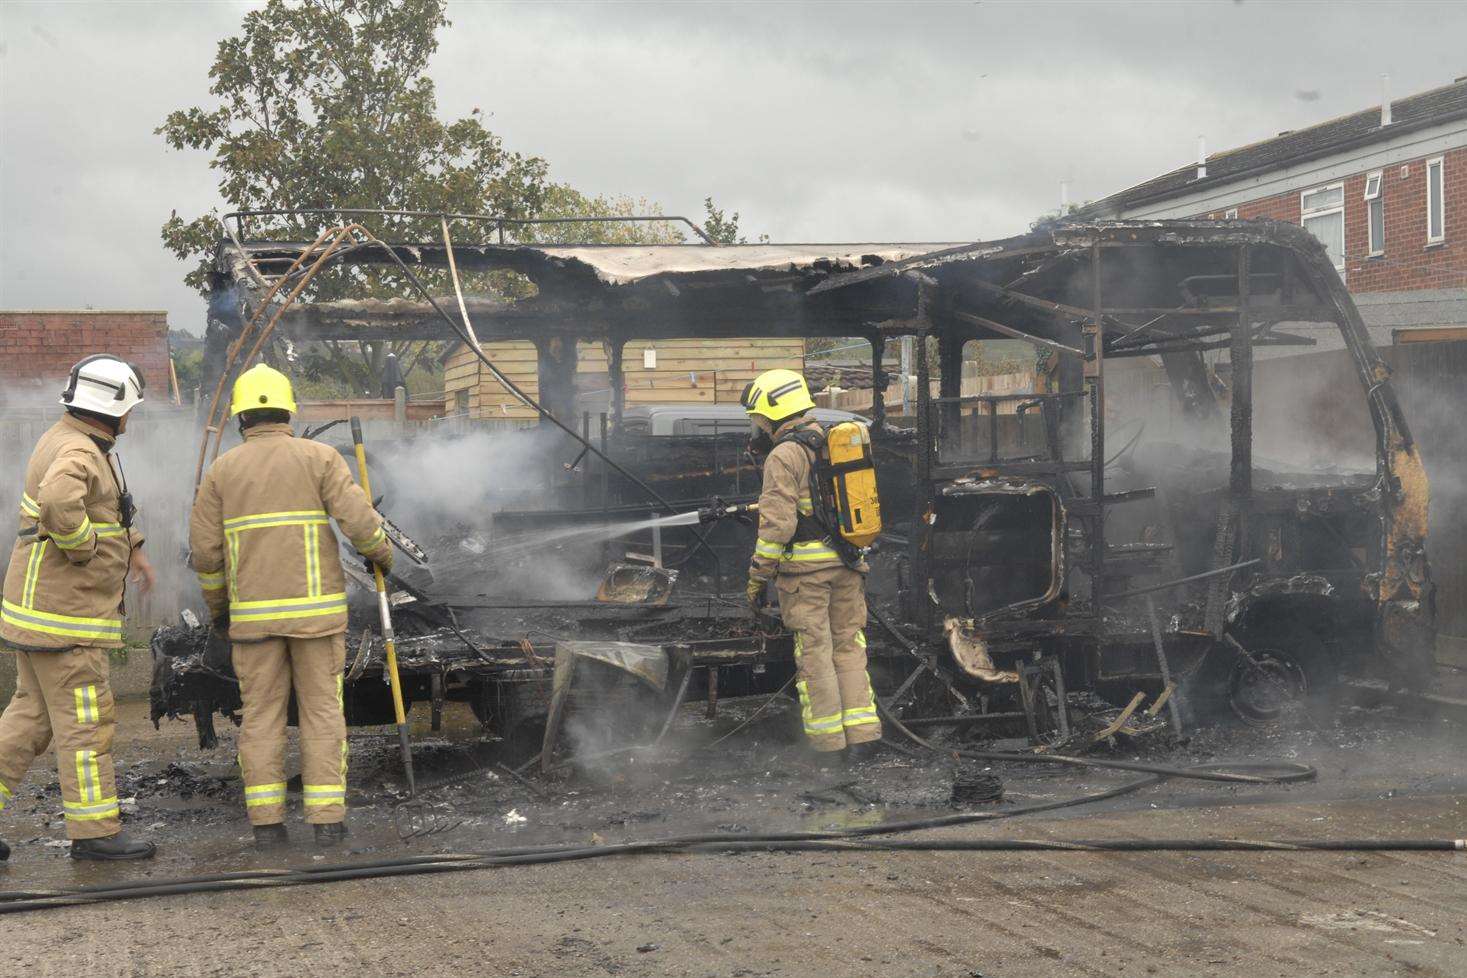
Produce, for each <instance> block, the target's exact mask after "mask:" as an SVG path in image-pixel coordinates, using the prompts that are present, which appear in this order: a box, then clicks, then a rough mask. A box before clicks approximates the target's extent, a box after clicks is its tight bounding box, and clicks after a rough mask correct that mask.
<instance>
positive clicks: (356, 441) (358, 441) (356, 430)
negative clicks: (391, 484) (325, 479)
mask: <svg viewBox="0 0 1467 978" xmlns="http://www.w3.org/2000/svg"><path fill="white" fill-rule="evenodd" d="M351 443H352V447H353V448H355V449H356V453H357V477H358V478H359V479H360V480H361V483H362V489H363V491H365V492H366V494H367V498H368V499H371V498H372V480H371V478H370V477H369V476H368V475H367V449H366V447H365V446H364V445H363V444H362V420H361V419H360V418H358V417H356V416H355V415H353V417H352V419H351ZM372 574H373V576H374V577H375V579H376V582H377V611H378V613H379V614H380V615H381V617H382V641H383V642H384V643H385V644H386V645H387V678H388V681H389V682H390V683H391V684H392V712H393V715H394V716H395V717H396V718H397V739H398V742H399V743H400V744H401V745H402V766H403V770H405V771H406V772H407V783H408V794H409V795H416V794H417V793H418V786H417V782H416V781H415V780H414V779H413V749H412V747H411V745H410V744H409V743H408V726H407V711H406V710H404V709H403V707H402V677H401V676H399V675H398V672H397V639H396V637H395V636H394V635H393V632H392V604H391V602H390V601H389V600H388V597H389V596H388V593H387V578H385V577H384V576H383V575H382V568H380V567H378V566H377V565H376V564H373V565H372Z"/></svg>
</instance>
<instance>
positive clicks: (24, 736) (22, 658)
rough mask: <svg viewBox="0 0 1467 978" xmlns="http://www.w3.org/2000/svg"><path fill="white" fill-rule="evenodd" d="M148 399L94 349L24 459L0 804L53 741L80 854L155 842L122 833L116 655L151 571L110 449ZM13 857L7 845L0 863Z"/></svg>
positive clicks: (10, 598) (8, 588) (10, 582)
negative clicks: (133, 598)
mask: <svg viewBox="0 0 1467 978" xmlns="http://www.w3.org/2000/svg"><path fill="white" fill-rule="evenodd" d="M142 400H143V378H142V374H141V373H139V372H138V370H137V368H136V367H134V366H133V365H132V364H130V363H128V362H127V361H125V360H121V359H119V358H117V357H113V356H108V355H106V354H98V355H95V356H90V357H87V358H86V359H84V360H82V361H81V362H80V363H78V364H76V366H74V367H72V368H71V376H70V378H69V380H68V382H67V385H66V389H65V390H64V391H63V392H62V395H61V403H62V405H63V406H64V407H65V408H66V414H65V415H64V416H63V417H62V418H61V420H60V421H58V422H56V424H55V425H53V426H52V427H51V429H50V430H49V431H47V432H46V433H45V434H44V435H42V436H41V440H40V441H39V442H38V443H37V444H36V448H35V451H34V452H33V453H32V454H31V458H30V462H29V463H27V465H26V468H25V483H24V486H23V487H22V491H21V496H20V529H19V532H18V533H17V534H16V539H15V546H14V548H13V549H12V550H11V552H10V569H9V571H8V572H7V573H6V575H5V585H4V602H3V607H0V648H3V649H4V650H5V651H7V652H10V653H13V654H14V656H15V668H16V673H17V683H16V689H15V695H14V696H13V697H12V698H11V700H10V705H9V706H7V707H6V708H5V713H4V715H3V716H0V809H3V808H5V805H6V803H7V802H8V801H10V800H11V797H12V796H13V794H14V793H15V791H16V790H17V789H18V788H19V787H20V782H21V779H22V778H24V777H25V774H26V771H27V770H28V769H29V768H30V766H31V762H32V761H34V760H35V759H36V757H37V755H39V754H42V753H44V752H45V750H46V748H47V747H52V746H54V749H55V751H56V770H57V774H58V775H59V776H60V780H61V809H62V814H64V815H65V816H66V834H67V836H68V837H70V838H71V840H72V842H71V855H72V858H74V859H146V858H148V857H150V856H152V855H153V852H154V847H153V844H152V843H151V842H141V841H135V840H132V839H129V838H128V837H127V836H126V835H125V834H124V833H123V831H122V822H121V821H120V815H119V809H118V801H117V782H116V780H115V777H114V774H113V767H112V735H113V731H114V730H115V729H116V726H117V721H116V716H115V712H114V710H115V707H114V703H113V699H112V690H111V688H110V687H109V685H108V659H107V656H108V651H109V650H110V649H115V648H119V647H121V645H122V619H123V607H122V592H123V582H124V580H125V579H128V578H129V577H130V578H131V580H133V581H134V582H135V583H136V584H137V585H138V587H139V590H141V591H142V592H144V593H146V592H147V591H148V589H149V588H151V587H152V585H153V579H154V578H153V569H152V566H151V565H150V564H149V563H148V559H147V557H146V556H144V554H143V551H142V546H143V535H142V533H141V532H140V531H139V530H138V529H137V528H136V527H134V526H133V515H134V514H133V505H132V495H131V494H130V493H129V492H128V491H127V483H126V480H125V478H124V476H123V473H122V468H121V464H120V463H119V462H118V461H117V459H116V457H115V456H114V455H113V454H112V446H113V444H114V443H115V442H116V440H117V437H118V436H119V435H120V434H122V433H123V432H124V431H126V430H127V421H128V417H129V415H130V414H131V412H132V409H133V408H135V407H136V406H137V405H139V404H141V403H142ZM9 853H10V850H9V849H7V848H6V846H5V844H4V843H3V842H0V860H3V859H5V857H6V856H8V855H9Z"/></svg>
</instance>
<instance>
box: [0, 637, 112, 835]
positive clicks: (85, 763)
mask: <svg viewBox="0 0 1467 978" xmlns="http://www.w3.org/2000/svg"><path fill="white" fill-rule="evenodd" d="M4 654H6V655H10V654H13V655H14V656H15V671H16V679H17V682H16V686H15V696H14V697H12V698H11V700H10V705H9V706H7V707H6V708H5V713H4V715H0V808H4V807H5V804H6V802H7V801H9V800H10V798H11V796H12V795H13V794H14V792H15V791H16V789H18V788H19V787H20V782H21V780H22V779H23V778H24V777H25V773H26V771H27V770H28V769H29V768H30V766H31V762H32V761H34V760H35V759H36V757H38V756H39V755H40V754H42V753H43V752H44V751H45V750H46V748H47V747H48V746H50V745H51V743H52V741H53V740H54V741H55V745H56V770H57V773H58V774H59V775H60V777H61V806H62V811H63V812H64V813H65V815H66V834H67V836H69V837H70V838H72V839H100V838H103V837H106V836H109V835H116V834H117V833H118V832H121V831H122V822H121V821H120V820H119V819H118V810H117V782H116V780H115V777H114V774H113V771H112V734H113V731H114V730H115V729H116V727H117V718H116V711H115V704H114V703H113V700H112V688H111V686H109V685H108V683H107V672H108V661H107V650H106V649H98V648H92V647H90V646H85V645H81V646H76V647H74V648H70V649H66V650H64V651H57V652H14V653H10V652H6V653H4Z"/></svg>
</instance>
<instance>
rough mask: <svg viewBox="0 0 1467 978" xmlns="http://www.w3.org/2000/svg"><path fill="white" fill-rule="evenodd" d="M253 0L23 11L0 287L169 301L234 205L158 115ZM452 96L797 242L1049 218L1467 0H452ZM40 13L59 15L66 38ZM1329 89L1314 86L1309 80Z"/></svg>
mask: <svg viewBox="0 0 1467 978" xmlns="http://www.w3.org/2000/svg"><path fill="white" fill-rule="evenodd" d="M245 9H248V6H247V5H244V4H228V5H226V4H191V5H186V6H184V5H166V4H147V3H130V4H60V3H55V4H35V3H30V4H25V3H3V4H0V35H3V36H4V37H5V38H6V44H7V46H6V47H5V48H4V49H3V51H0V99H3V101H0V152H3V161H0V162H3V167H0V304H3V305H5V306H10V307H15V306H73V305H86V304H90V305H95V306H99V307H100V306H131V307H160V308H167V309H168V310H169V311H170V313H171V317H170V318H171V320H172V322H173V323H174V324H175V325H179V326H183V327H186V328H198V326H199V325H200V324H201V321H202V311H201V304H200V303H199V302H198V300H197V299H196V298H194V297H193V296H191V295H190V294H189V293H188V291H187V290H185V289H184V288H183V287H182V285H181V283H180V281H179V279H180V278H181V276H182V273H183V268H182V267H181V266H180V265H179V264H178V263H177V262H175V261H174V260H173V259H172V258H171V257H169V256H168V255H166V254H165V253H164V252H163V250H162V248H161V245H160V243H159V241H158V226H159V225H160V224H161V223H162V221H163V220H164V219H165V218H166V217H167V215H168V213H169V211H170V210H172V209H174V208H177V210H178V211H179V213H180V214H184V215H190V216H191V215H193V214H196V213H200V212H202V211H204V210H207V209H208V207H210V206H211V205H214V204H216V203H217V201H216V200H215V194H214V184H215V178H214V176H213V174H212V173H211V172H210V171H209V170H208V166H207V164H208V160H207V158H206V157H205V156H203V155H202V154H197V153H173V152H170V151H168V150H167V149H166V148H165V147H164V145H163V144H162V141H161V140H160V139H158V138H157V137H156V136H154V135H152V129H153V128H154V127H155V126H157V125H158V123H159V122H160V121H161V119H162V118H163V116H164V115H165V114H166V113H167V112H168V111H169V110H171V109H173V108H177V107H180V106H183V105H188V104H195V103H198V102H203V101H205V100H206V97H207V96H206V89H207V86H208V79H207V71H208V66H209V63H210V61H211V60H212V56H213V51H214V46H215V44H216V43H217V41H218V40H219V39H220V38H222V37H224V36H225V35H227V34H229V33H231V32H233V31H234V30H235V29H236V28H237V25H238V22H239V18H240V16H241V14H242V13H243V11H244V10H245ZM449 17H450V19H451V20H452V21H453V26H452V27H451V28H450V29H449V30H448V31H447V32H446V33H445V34H444V36H443V37H442V43H441V47H440V51H439V54H438V56H437V57H436V59H435V62H434V66H433V74H434V77H435V78H436V80H437V81H438V86H439V99H440V104H441V110H442V111H443V112H444V114H446V115H454V116H457V115H462V114H466V113H467V112H468V111H469V110H470V109H472V108H474V107H475V106H479V107H482V108H483V109H484V111H485V113H486V114H488V116H489V119H490V125H491V126H492V127H493V128H494V129H495V130H496V131H497V132H499V133H500V134H501V135H502V136H503V137H504V138H505V141H506V144H507V145H508V146H510V147H511V148H513V149H516V150H519V151H521V152H526V153H533V154H538V155H542V156H544V157H546V158H547V159H548V160H549V161H550V163H551V166H552V171H553V173H554V174H555V176H556V177H557V178H558V179H562V180H568V181H569V182H571V183H573V184H575V185H577V186H579V187H581V188H583V189H586V190H588V191H593V192H599V193H626V194H630V195H632V196H634V197H647V198H650V199H653V200H656V201H659V202H661V203H662V205H663V206H664V208H665V209H666V210H667V211H668V212H670V213H682V214H687V215H689V216H692V217H694V218H696V217H697V216H698V215H699V214H700V212H701V201H702V199H703V197H704V196H706V195H708V194H712V195H713V196H714V197H715V198H717V199H718V201H719V202H720V204H721V205H722V206H725V207H727V208H730V209H732V210H737V211H739V212H740V213H741V214H742V216H743V223H744V226H745V227H746V229H747V230H748V231H749V232H750V233H758V232H767V233H769V234H770V235H771V237H773V238H774V239H775V240H804V241H840V240H858V239H864V240H871V239H875V238H886V239H896V240H928V241H931V240H951V239H962V238H976V237H998V236H1002V235H1006V234H1011V233H1014V232H1017V231H1020V230H1022V229H1023V228H1024V227H1025V226H1026V225H1027V223H1028V221H1029V220H1030V219H1032V218H1033V217H1035V216H1036V215H1038V214H1039V213H1041V212H1043V211H1046V210H1049V209H1052V208H1053V207H1055V206H1056V205H1057V203H1058V199H1059V181H1060V180H1068V181H1070V191H1069V192H1070V199H1071V200H1076V201H1079V200H1085V199H1093V198H1096V197H1100V196H1103V195H1105V194H1107V193H1109V192H1111V191H1114V190H1116V189H1119V188H1121V187H1124V186H1127V185H1129V184H1131V183H1134V182H1137V181H1139V180H1142V179H1144V178H1146V177H1149V176H1152V175H1154V174H1156V173H1158V172H1161V171H1163V170H1166V169H1170V168H1172V167H1174V166H1177V165H1180V164H1182V163H1185V162H1187V161H1188V160H1189V159H1190V158H1191V156H1192V154H1193V153H1194V152H1195V145H1196V137H1197V135H1198V134H1199V133H1201V134H1204V135H1205V136H1206V138H1207V143H1208V146H1209V147H1211V148H1213V149H1214V150H1220V149H1224V148H1227V147H1229V146H1235V145H1241V144H1244V143H1247V142H1251V141H1253V140H1256V139H1259V138H1262V137H1266V136H1269V135H1272V134H1273V133H1275V132H1277V131H1279V130H1282V129H1291V128H1299V127H1301V126H1305V125H1309V124H1310V123H1312V122H1315V121H1319V120H1322V119H1325V118H1329V117H1331V116H1334V115H1338V114H1340V113H1343V112H1348V111H1352V110H1355V109H1359V108H1362V107H1364V106H1366V105H1369V104H1371V103H1372V102H1373V101H1375V100H1376V99H1377V98H1378V93H1379V82H1378V79H1377V75H1378V73H1379V72H1381V71H1389V72H1390V73H1391V74H1392V89H1393V91H1395V92H1396V93H1397V94H1398V95H1401V94H1405V93H1408V92H1412V91H1418V90H1421V89H1425V88H1429V87H1432V86H1435V85H1439V84H1444V83H1446V82H1449V81H1451V79H1452V78H1453V77H1455V76H1457V75H1461V74H1463V73H1464V72H1467V63H1464V59H1463V56H1462V53H1461V45H1460V40H1459V39H1460V38H1461V37H1463V36H1467V12H1464V8H1463V6H1462V5H1460V4H1451V3H1442V4H1438V5H1431V4H1413V5H1392V4H1381V5H1375V4H1368V3H1356V4H1348V5H1330V6H1328V7H1325V6H1323V5H1317V4H1259V3H1253V4H1242V5H1238V4H1214V3H1205V4H1204V3H1194V4H1187V3H1175V4H1147V3H1137V4H1101V3H1089V4H1079V3H1070V4H1059V3H1056V4H1039V3H1029V4H1018V3H1012V4H992V3H984V4H968V3H954V4H918V3H903V4H835V3H821V4H654V3H640V4H606V3H563V4H544V3H541V4H498V3H493V4H491V3H469V2H453V3H451V4H450V8H449ZM32 28H36V29H38V30H42V31H45V32H47V33H49V34H50V35H51V36H52V37H53V38H54V39H55V41H56V44H57V47H52V46H50V45H48V44H46V43H45V42H44V41H42V40H41V39H40V38H39V36H38V35H37V34H36V32H35V31H34V30H32ZM1304 92H1314V93H1317V94H1318V98H1317V100H1315V101H1311V102H1305V101H1303V100H1302V99H1301V98H1300V97H1299V96H1298V94H1296V93H1304Z"/></svg>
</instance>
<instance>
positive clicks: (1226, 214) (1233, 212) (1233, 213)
mask: <svg viewBox="0 0 1467 978" xmlns="http://www.w3.org/2000/svg"><path fill="white" fill-rule="evenodd" d="M1237 219H1238V209H1237V208H1236V207H1232V208H1229V209H1228V210H1225V211H1223V220H1224V221H1236V220H1237Z"/></svg>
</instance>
